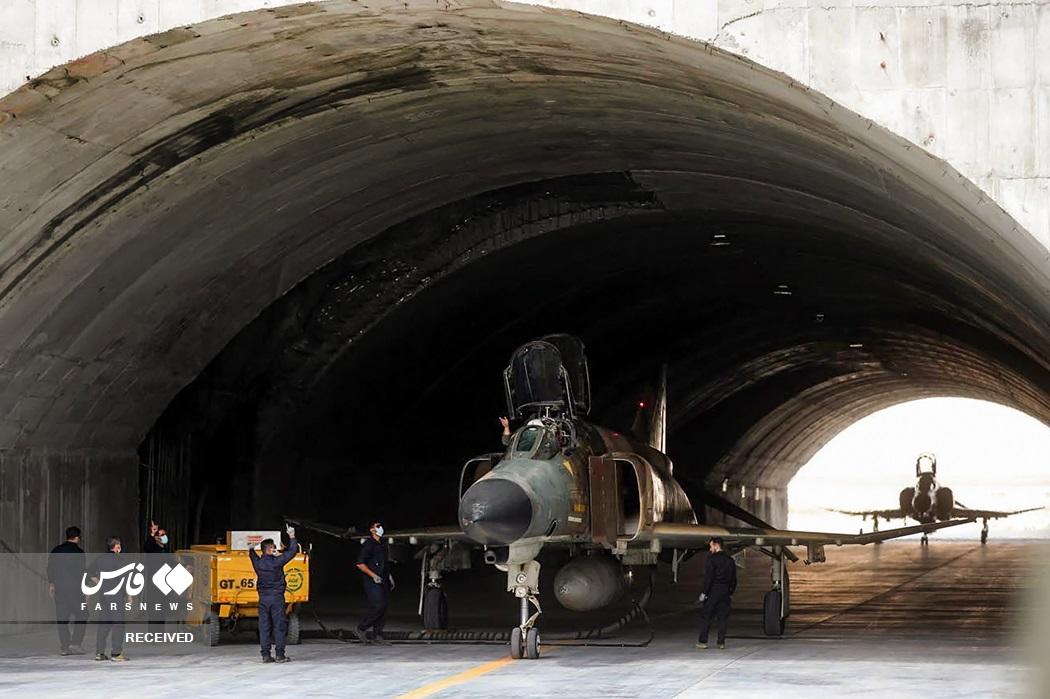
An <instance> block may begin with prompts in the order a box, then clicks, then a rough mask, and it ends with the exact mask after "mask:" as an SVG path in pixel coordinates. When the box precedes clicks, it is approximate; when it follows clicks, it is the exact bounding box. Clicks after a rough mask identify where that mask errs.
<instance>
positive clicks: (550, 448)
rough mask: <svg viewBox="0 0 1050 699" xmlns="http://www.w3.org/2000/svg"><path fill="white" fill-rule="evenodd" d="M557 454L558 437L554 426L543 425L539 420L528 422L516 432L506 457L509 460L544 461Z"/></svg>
mask: <svg viewBox="0 0 1050 699" xmlns="http://www.w3.org/2000/svg"><path fill="white" fill-rule="evenodd" d="M557 453H558V435H557V433H556V430H555V428H554V425H545V424H544V423H543V422H541V421H540V420H529V422H528V424H526V425H525V426H524V427H522V428H521V429H520V430H518V432H517V434H515V435H514V440H513V441H512V442H511V443H510V448H509V449H508V450H507V455H508V456H509V457H511V458H513V457H519V458H525V459H539V460H542V461H546V460H547V459H550V458H553V457H554V455H555V454H557Z"/></svg>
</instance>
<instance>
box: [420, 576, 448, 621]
mask: <svg viewBox="0 0 1050 699" xmlns="http://www.w3.org/2000/svg"><path fill="white" fill-rule="evenodd" d="M423 628H425V629H427V630H428V631H445V630H446V629H448V598H447V597H445V591H444V590H442V589H441V588H440V587H431V588H428V589H427V591H426V593H425V594H424V595H423Z"/></svg>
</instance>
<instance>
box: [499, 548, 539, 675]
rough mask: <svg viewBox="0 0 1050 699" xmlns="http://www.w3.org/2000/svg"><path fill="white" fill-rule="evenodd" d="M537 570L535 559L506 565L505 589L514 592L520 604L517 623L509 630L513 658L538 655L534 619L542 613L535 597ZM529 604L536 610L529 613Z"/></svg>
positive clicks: (537, 631)
mask: <svg viewBox="0 0 1050 699" xmlns="http://www.w3.org/2000/svg"><path fill="white" fill-rule="evenodd" d="M539 570H540V566H539V563H536V562H535V561H529V562H528V563H526V564H523V565H521V566H508V571H507V572H508V575H507V589H508V590H509V591H511V592H513V593H514V596H515V597H517V598H518V601H519V603H520V605H521V606H520V616H519V617H518V625H517V626H515V627H514V628H513V629H511V630H510V657H512V658H514V659H515V660H520V659H521V658H528V659H529V660H536V659H537V658H539V657H540V631H539V629H537V628H536V621H537V620H538V619H539V618H540V614H542V613H543V610H542V609H540V601H539V600H538V599H536V594H537V593H538V592H539V589H538V588H539ZM529 605H532V606H533V607H535V608H536V611H535V612H533V613H531V614H530V613H529V612H530V609H529Z"/></svg>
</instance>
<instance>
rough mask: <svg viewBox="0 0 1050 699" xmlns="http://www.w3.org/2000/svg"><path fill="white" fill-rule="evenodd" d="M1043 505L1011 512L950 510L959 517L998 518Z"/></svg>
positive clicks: (1035, 508) (963, 508)
mask: <svg viewBox="0 0 1050 699" xmlns="http://www.w3.org/2000/svg"><path fill="white" fill-rule="evenodd" d="M1043 509H1046V508H1043V507H1029V508H1027V509H1024V510H1013V511H1012V512H999V511H996V510H971V509H970V508H968V507H956V508H955V509H954V510H952V512H953V514H955V515H957V516H959V517H971V518H973V519H999V518H1000V517H1009V516H1011V515H1019V514H1021V513H1022V512H1035V511H1036V510H1043Z"/></svg>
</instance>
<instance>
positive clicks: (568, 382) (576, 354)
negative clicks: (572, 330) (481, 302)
mask: <svg viewBox="0 0 1050 699" xmlns="http://www.w3.org/2000/svg"><path fill="white" fill-rule="evenodd" d="M503 382H504V386H505V388H506V392H507V411H508V412H509V413H510V414H512V415H514V416H516V417H518V418H523V417H528V416H531V415H536V414H540V413H542V412H545V409H546V411H549V412H556V413H559V414H564V415H567V416H568V417H573V416H574V415H577V414H586V413H587V412H588V411H589V410H590V403H591V381H590V375H589V374H588V370H587V357H586V355H585V354H584V350H583V343H582V342H580V340H579V339H577V338H575V337H573V336H571V335H547V336H546V337H543V338H541V339H539V340H533V341H531V342H526V343H525V344H524V345H522V346H521V347H519V348H518V349H517V350H515V351H514V354H512V355H511V357H510V364H509V365H508V366H507V368H506V369H505V370H504V372H503Z"/></svg>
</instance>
